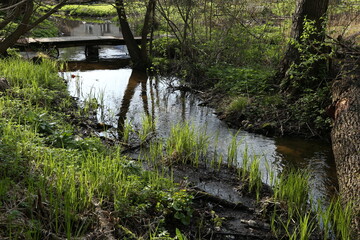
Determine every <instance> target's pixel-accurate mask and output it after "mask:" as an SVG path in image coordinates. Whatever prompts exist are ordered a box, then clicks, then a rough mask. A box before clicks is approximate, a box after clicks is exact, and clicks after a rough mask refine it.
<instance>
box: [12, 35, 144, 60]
mask: <svg viewBox="0 0 360 240" xmlns="http://www.w3.org/2000/svg"><path fill="white" fill-rule="evenodd" d="M141 39H142V38H141V37H135V41H136V42H137V43H138V44H140V43H141ZM99 45H125V40H124V38H123V37H114V36H76V37H75V36H71V37H52V38H23V39H20V40H19V41H18V42H17V43H16V45H15V47H17V48H20V49H21V50H26V49H55V50H57V51H58V49H59V48H67V47H77V46H85V55H86V56H87V57H88V56H90V55H93V56H95V55H97V56H98V55H99V53H98V46H99Z"/></svg>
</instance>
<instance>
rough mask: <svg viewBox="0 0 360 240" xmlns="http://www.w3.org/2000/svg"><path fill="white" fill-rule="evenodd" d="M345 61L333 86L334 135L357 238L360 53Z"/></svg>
mask: <svg viewBox="0 0 360 240" xmlns="http://www.w3.org/2000/svg"><path fill="white" fill-rule="evenodd" d="M342 61H344V60H342ZM344 62H345V66H344V68H343V71H342V73H341V74H340V75H339V76H340V78H339V79H337V80H335V82H334V84H333V87H332V99H333V106H334V115H333V117H334V126H333V129H332V132H331V139H332V146H333V152H334V157H335V162H336V171H337V176H338V179H339V187H340V196H341V198H342V201H343V202H344V203H351V202H352V203H353V204H354V209H353V210H354V213H355V215H354V217H353V220H352V228H353V230H354V231H353V232H354V237H353V239H360V79H359V78H360V57H357V58H355V60H354V58H352V59H351V60H349V58H347V59H345V61H344ZM342 64H344V63H342ZM354 67H355V68H354Z"/></svg>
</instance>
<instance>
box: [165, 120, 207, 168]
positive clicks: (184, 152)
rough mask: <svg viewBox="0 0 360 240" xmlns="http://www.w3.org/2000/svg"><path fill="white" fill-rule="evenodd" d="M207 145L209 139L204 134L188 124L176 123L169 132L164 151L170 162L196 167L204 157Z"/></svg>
mask: <svg viewBox="0 0 360 240" xmlns="http://www.w3.org/2000/svg"><path fill="white" fill-rule="evenodd" d="M208 145H209V139H208V137H207V136H206V134H205V133H204V132H200V131H197V130H195V128H194V126H191V125H190V124H189V123H178V124H176V125H175V126H173V127H172V128H171V130H170V136H169V138H168V139H167V140H166V143H165V149H166V150H165V151H166V155H167V159H168V160H169V161H170V162H178V163H191V164H192V165H194V166H198V164H199V161H200V160H201V159H204V157H205V156H206V153H207V150H208Z"/></svg>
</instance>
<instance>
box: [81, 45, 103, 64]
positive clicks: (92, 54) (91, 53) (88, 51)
mask: <svg viewBox="0 0 360 240" xmlns="http://www.w3.org/2000/svg"><path fill="white" fill-rule="evenodd" d="M99 49H100V47H99V46H93V45H87V46H85V56H86V60H90V61H95V60H99Z"/></svg>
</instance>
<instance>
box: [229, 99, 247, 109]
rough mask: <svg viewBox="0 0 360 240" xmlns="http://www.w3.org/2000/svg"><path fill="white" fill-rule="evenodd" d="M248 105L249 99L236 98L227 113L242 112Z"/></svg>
mask: <svg viewBox="0 0 360 240" xmlns="http://www.w3.org/2000/svg"><path fill="white" fill-rule="evenodd" d="M248 104H249V99H248V98H247V97H237V98H234V99H233V100H232V101H231V103H230V104H229V106H228V107H227V108H226V112H242V111H244V110H245V108H246V106H247V105H248Z"/></svg>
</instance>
